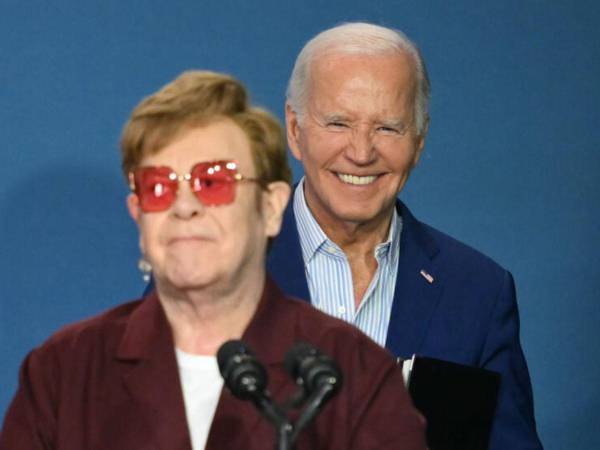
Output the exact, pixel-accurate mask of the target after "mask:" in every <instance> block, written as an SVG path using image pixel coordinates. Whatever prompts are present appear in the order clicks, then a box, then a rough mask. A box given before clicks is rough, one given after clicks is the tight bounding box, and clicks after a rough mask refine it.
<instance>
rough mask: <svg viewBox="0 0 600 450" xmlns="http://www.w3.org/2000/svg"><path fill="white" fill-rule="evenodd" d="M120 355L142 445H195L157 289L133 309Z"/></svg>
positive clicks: (166, 449) (164, 448)
mask: <svg viewBox="0 0 600 450" xmlns="http://www.w3.org/2000/svg"><path fill="white" fill-rule="evenodd" d="M117 358H118V359H119V360H120V362H121V363H122V364H123V365H124V369H123V377H122V378H123V383H124V385H125V389H126V390H127V392H128V393H129V395H130V396H131V400H132V407H133V408H135V410H136V414H135V415H133V416H132V417H140V419H141V420H140V423H139V424H136V426H135V428H139V429H140V430H141V431H142V434H140V436H141V437H140V439H142V441H146V440H147V442H148V444H147V445H146V446H143V447H144V448H155V449H160V450H191V443H190V439H189V432H188V428H187V421H186V416H185V407H184V403H183V394H182V391H181V386H180V381H179V375H178V369H177V361H176V359H175V351H174V344H173V338H172V335H171V329H170V327H169V325H168V322H167V319H166V317H165V315H164V312H163V310H162V307H161V305H160V302H159V300H158V298H157V296H156V293H155V292H152V293H150V294H149V296H147V297H146V298H145V299H144V301H143V302H142V304H141V305H140V306H139V307H138V309H137V310H136V311H135V312H134V313H133V314H132V315H131V317H130V319H129V321H128V324H127V329H126V331H125V335H124V336H123V339H122V340H121V344H120V346H119V349H118V354H117ZM150 446H152V447H150Z"/></svg>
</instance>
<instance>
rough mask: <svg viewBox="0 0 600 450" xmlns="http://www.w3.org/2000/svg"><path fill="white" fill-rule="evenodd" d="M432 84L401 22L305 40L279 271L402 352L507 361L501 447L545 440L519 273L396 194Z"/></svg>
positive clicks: (295, 80) (290, 111)
mask: <svg viewBox="0 0 600 450" xmlns="http://www.w3.org/2000/svg"><path fill="white" fill-rule="evenodd" d="M429 90H430V87H429V80H428V78H427V73H426V70H425V66H424V63H423V61H422V59H421V56H420V54H419V51H418V49H417V48H416V47H415V45H414V44H413V43H412V42H411V41H410V40H408V39H407V38H406V36H404V35H403V34H402V33H400V32H398V31H395V30H391V29H388V28H384V27H380V26H375V25H371V24H365V23H351V24H345V25H341V26H338V27H335V28H332V29H329V30H326V31H324V32H322V33H321V34H319V35H317V36H316V37H315V38H313V39H312V40H311V41H309V42H308V43H307V44H306V45H305V47H304V48H303V49H302V51H301V52H300V54H299V56H298V58H297V60H296V64H295V66H294V69H293V72H292V75H291V78H290V82H289V86H288V93H287V102H286V125H287V138H288V144H289V146H290V148H291V150H292V153H293V155H294V156H295V157H296V158H297V159H298V160H299V161H300V162H301V163H302V165H303V167H304V172H305V176H304V178H303V179H302V180H301V181H300V183H299V184H298V186H297V187H296V189H295V192H294V196H293V201H292V202H290V205H289V206H288V208H287V211H286V214H285V217H284V224H283V227H282V233H281V234H280V236H279V237H278V239H277V240H276V241H275V243H274V246H273V248H272V251H271V253H270V256H269V271H270V272H271V274H272V275H273V276H274V277H275V279H276V280H277V281H278V283H279V284H280V286H282V287H283V288H284V290H286V291H287V292H289V293H291V294H293V295H295V296H297V297H300V298H310V299H311V302H312V303H313V304H314V305H315V306H317V307H318V308H320V309H321V310H323V311H325V312H327V313H329V314H331V315H334V316H336V317H339V318H342V319H344V320H346V321H348V322H351V323H353V324H355V325H356V326H358V327H359V328H361V329H362V330H363V331H364V332H366V333H367V334H368V335H369V336H371V337H372V338H373V339H374V340H375V341H377V342H378V343H379V344H380V345H381V346H385V347H387V348H388V349H389V350H390V351H391V352H392V353H393V354H394V355H396V356H399V357H403V358H407V357H410V356H411V355H412V354H414V353H417V354H420V355H424V356H430V357H434V358H439V359H444V360H448V361H453V362H457V363H460V364H466V365H471V366H477V367H483V368H486V369H490V370H494V371H497V372H499V373H500V374H501V377H502V380H501V386H500V392H499V400H498V406H497V411H496V416H495V420H494V424H493V428H492V435H491V442H490V448H492V449H495V450H499V449H508V448H510V449H525V448H527V449H538V448H541V444H540V442H539V439H538V437H537V433H536V429H535V421H534V416H533V399H532V392H531V385H530V380H529V374H528V370H527V365H526V362H525V359H524V356H523V352H522V349H521V345H520V341H519V319H518V310H517V304H516V299H515V290H514V283H513V279H512V276H511V275H510V273H509V272H507V271H506V270H505V269H503V268H501V267H500V266H498V265H497V264H496V263H495V262H493V261H492V260H490V259H489V258H487V257H486V256H484V255H482V254H481V253H479V252H477V251H475V250H473V249H471V248H469V247H467V246H466V245H464V244H461V243H460V242H457V241H456V240H454V239H452V238H450V237H448V236H447V235H445V234H443V233H441V232H439V231H437V230H435V229H433V228H431V227H429V226H427V225H425V224H423V223H421V222H419V221H418V220H417V219H415V217H414V216H413V215H412V214H411V212H410V211H409V209H408V208H407V207H406V206H405V205H404V204H403V203H402V202H401V201H399V200H398V199H397V197H398V194H399V193H400V192H401V190H402V188H403V187H404V185H405V183H406V181H407V180H408V177H409V175H410V172H411V170H412V169H413V168H414V167H415V165H416V164H417V162H418V160H419V156H420V154H421V151H422V149H423V146H424V143H425V137H426V134H427V126H428V122H429V116H428V100H429Z"/></svg>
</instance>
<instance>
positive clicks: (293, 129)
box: [285, 103, 302, 161]
mask: <svg viewBox="0 0 600 450" xmlns="http://www.w3.org/2000/svg"><path fill="white" fill-rule="evenodd" d="M285 129H286V133H287V141H288V146H289V147H290V150H291V151H292V155H294V158H296V159H297V160H298V161H302V153H301V152H300V146H299V145H298V141H299V139H300V124H299V122H298V113H296V111H294V110H293V109H292V106H291V105H290V104H289V103H286V104H285Z"/></svg>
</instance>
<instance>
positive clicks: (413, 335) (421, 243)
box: [386, 201, 443, 358]
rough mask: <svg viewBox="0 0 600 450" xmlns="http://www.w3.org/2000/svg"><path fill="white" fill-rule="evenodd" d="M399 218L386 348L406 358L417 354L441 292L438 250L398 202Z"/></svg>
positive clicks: (421, 226) (420, 226) (422, 227)
mask: <svg viewBox="0 0 600 450" xmlns="http://www.w3.org/2000/svg"><path fill="white" fill-rule="evenodd" d="M397 207H398V210H399V212H400V215H401V216H402V234H401V238H400V259H399V261H398V276H397V278H396V287H395V290H394V302H393V305H392V311H391V316H390V325H389V328H388V336H387V342H386V347H387V348H388V350H390V351H391V352H392V353H393V354H394V355H396V356H399V357H401V358H409V357H411V356H412V354H413V353H418V352H419V349H420V348H421V345H422V343H423V340H424V339H425V336H426V333H427V330H428V328H429V323H430V320H431V316H432V314H433V312H434V310H435V308H436V306H437V304H438V301H439V299H440V295H441V293H442V291H443V282H442V281H443V280H442V277H441V274H440V273H438V271H437V269H436V264H435V262H434V257H435V255H436V254H437V253H438V251H439V248H438V246H437V244H436V243H435V241H434V240H433V239H432V238H431V236H430V235H429V233H428V232H427V230H426V229H425V228H424V226H423V225H422V224H421V223H419V222H418V221H417V220H416V219H415V217H414V216H413V215H412V214H411V212H410V211H409V210H408V208H407V207H406V206H405V205H404V204H403V203H402V202H400V201H398V205H397Z"/></svg>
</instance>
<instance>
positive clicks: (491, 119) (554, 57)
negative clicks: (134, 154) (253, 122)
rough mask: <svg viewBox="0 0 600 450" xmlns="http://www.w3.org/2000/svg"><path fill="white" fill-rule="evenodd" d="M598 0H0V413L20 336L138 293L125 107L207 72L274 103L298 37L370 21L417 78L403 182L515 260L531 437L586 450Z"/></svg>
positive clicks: (593, 302) (599, 129) (595, 259)
mask: <svg viewBox="0 0 600 450" xmlns="http://www.w3.org/2000/svg"><path fill="white" fill-rule="evenodd" d="M598 5H599V3H598V2H596V1H593V0H590V1H585V0H579V1H577V0H575V1H569V2H567V1H558V0H557V1H542V0H518V1H517V0H505V1H501V2H498V1H483V2H482V1H473V2H471V1H458V2H447V1H445V0H438V1H434V0H431V1H423V0H420V1H408V0H406V1H394V0H387V1H384V0H372V1H369V2H364V1H359V0H350V1H346V2H341V1H335V0H331V1H329V2H320V1H302V2H297V3H295V4H294V3H292V2H282V1H279V0H277V1H275V0H269V1H262V2H260V1H256V2H250V1H245V0H220V1H199V0H197V1H193V0H172V1H170V2H163V1H157V0H152V1H150V0H146V1H127V2H125V1H118V0H103V1H96V2H87V1H81V0H77V1H76V0H72V1H68V0H64V1H57V2H46V1H37V0H30V1H27V2H23V1H20V0H2V1H1V4H0V101H1V104H0V105H1V107H0V138H1V141H0V142H1V145H2V150H1V151H2V160H1V161H2V163H1V164H0V237H1V239H2V241H1V242H2V243H1V244H0V356H1V358H2V361H1V362H2V364H1V365H0V386H1V388H0V419H1V418H2V417H3V414H4V411H5V409H6V407H7V405H8V402H9V401H10V398H11V397H12V395H13V393H14V390H15V388H16V380H17V371H18V366H19V364H20V362H21V360H22V358H23V357H24V356H25V354H26V352H27V351H28V350H29V349H31V348H32V347H33V346H35V345H37V344H39V343H40V342H42V341H43V340H44V339H45V338H46V337H47V336H48V335H49V334H50V333H51V332H52V331H54V330H56V329H57V328H58V327H60V326H61V325H63V324H66V323H68V322H71V321H75V320H78V319H81V318H83V317H85V316H89V315H92V314H95V313H97V312H99V311H101V310H103V309H106V308H108V307H110V306H113V305H115V304H117V303H121V302H123V301H124V300H126V299H130V298H133V297H136V296H137V295H139V294H140V293H141V292H142V290H143V283H142V280H141V277H140V275H139V274H138V272H137V269H136V262H137V257H138V250H137V235H136V230H135V227H134V226H133V224H132V223H131V221H130V220H129V218H128V216H127V213H126V209H125V202H124V198H125V195H126V193H127V189H126V186H125V183H124V180H123V179H122V177H121V174H120V169H119V153H118V138H119V134H120V130H121V127H122V125H123V123H124V121H125V120H126V118H127V116H128V113H129V112H130V110H131V108H132V107H133V106H134V105H135V104H136V103H137V102H138V101H139V100H140V99H141V98H142V97H143V96H145V95H147V94H149V93H150V92H153V91H155V90H156V89H158V88H159V87H160V86H162V85H163V84H164V83H166V82H167V81H169V80H171V79H172V78H173V77H175V76H176V75H177V74H178V73H179V72H181V71H183V70H185V69H188V68H207V69H212V70H219V71H225V72H229V73H231V74H233V75H235V76H237V77H239V78H240V79H241V80H243V81H244V82H245V83H246V84H247V85H248V87H249V88H250V90H251V92H252V94H253V99H254V100H255V102H257V103H259V104H262V105H264V106H266V107H268V108H269V109H271V110H272V111H274V112H275V113H276V114H278V115H279V116H280V117H282V116H283V94H284V90H285V85H286V82H287V77H288V75H289V72H290V70H291V67H292V64H293V61H294V58H295V55H296V54H297V52H298V51H299V50H300V48H301V47H302V45H303V44H304V42H305V41H306V40H307V39H308V38H309V37H311V36H312V35H314V34H315V33H316V32H318V31H320V30H322V29H323V28H326V27H329V26H331V25H334V24H336V23H339V22H341V21H349V20H369V21H374V22H377V23H380V24H383V25H388V26H392V27H398V28H400V29H402V30H404V31H405V32H406V33H407V34H408V35H409V36H410V37H412V38H413V39H414V40H415V41H416V42H417V43H418V44H419V46H420V47H421V49H422V51H423V54H424V57H425V59H426V61H427V62H428V66H429V71H430V76H431V79H432V84H433V97H432V107H431V116H432V122H431V127H430V133H429V138H428V140H427V145H426V149H425V153H424V157H423V158H421V163H420V166H419V167H418V168H417V169H416V171H415V172H414V174H413V176H412V179H411V180H410V181H409V185H408V187H407V188H406V189H405V191H404V192H403V194H402V196H403V198H404V199H405V201H406V202H407V203H408V204H409V205H410V206H411V208H412V210H413V212H414V213H415V214H416V215H417V216H418V217H419V218H421V219H422V220H425V221H427V222H429V223H431V224H432V225H434V226H436V227H438V228H441V229H442V230H444V231H446V232H448V233H449V234H451V235H454V236H455V237H457V238H459V239H461V240H463V241H465V242H467V243H469V244H471V245H473V246H475V247H477V248H478V249H480V250H482V251H483V252H485V253H487V254H489V255H490V256H492V257H493V258H494V259H496V260H497V261H498V262H499V263H501V264H502V265H504V266H506V267H508V268H509V269H510V270H511V271H512V272H513V274H514V275H515V278H516V282H517V289H518V295H519V302H520V308H521V318H522V341H523V346H524V349H525V352H526V355H527V357H528V360H529V367H530V370H531V376H532V381H533V388H534V394H535V400H536V417H537V421H538V427H539V431H540V435H541V438H542V440H543V441H544V443H545V445H546V447H547V448H548V449H562V448H600V438H599V437H598V434H597V423H598V417H597V416H598V414H599V413H600V382H599V380H600V363H599V360H600V345H598V344H599V335H600V333H599V331H598V329H599V327H600V306H599V304H600V302H599V301H598V300H599V299H598V290H599V289H600V281H599V278H600V276H599V275H600V273H599V267H600V259H599V256H598V255H599V254H600V227H599V225H598V219H599V216H600V215H599V214H598V212H597V208H598V207H599V205H600V188H599V185H598V184H599V183H598V182H599V176H598V175H599V174H600V155H599V145H598V144H599V143H600V111H599V108H598V104H599V101H600V32H599V31H598V28H599V24H600V7H599V6H598ZM294 170H295V174H296V177H298V176H300V174H301V171H300V168H299V167H298V166H297V165H296V166H294Z"/></svg>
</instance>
